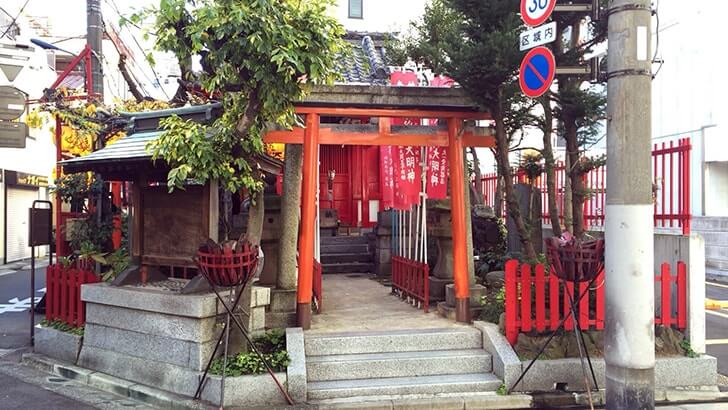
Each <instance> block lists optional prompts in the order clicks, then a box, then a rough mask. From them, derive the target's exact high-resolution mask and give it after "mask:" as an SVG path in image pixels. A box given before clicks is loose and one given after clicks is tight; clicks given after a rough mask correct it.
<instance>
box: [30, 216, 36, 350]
mask: <svg viewBox="0 0 728 410" xmlns="http://www.w3.org/2000/svg"><path fill="white" fill-rule="evenodd" d="M30 224H31V227H32V226H33V221H30ZM30 345H31V346H35V246H31V247H30Z"/></svg>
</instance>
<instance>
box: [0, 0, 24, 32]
mask: <svg viewBox="0 0 728 410" xmlns="http://www.w3.org/2000/svg"><path fill="white" fill-rule="evenodd" d="M28 2H30V0H25V4H23V7H21V8H20V11H19V12H18V14H17V15H16V16H15V18H13V21H11V22H10V24H9V25H8V28H6V29H5V31H4V32H3V34H2V35H1V36H0V38H3V37H5V35H6V34H8V31H10V29H11V28H12V27H13V26H14V25H15V22H16V21H18V17H20V15H21V14H23V10H25V6H27V5H28ZM3 11H4V10H3ZM5 13H6V14H8V13H7V12H5ZM9 15H10V14H8V16H9Z"/></svg>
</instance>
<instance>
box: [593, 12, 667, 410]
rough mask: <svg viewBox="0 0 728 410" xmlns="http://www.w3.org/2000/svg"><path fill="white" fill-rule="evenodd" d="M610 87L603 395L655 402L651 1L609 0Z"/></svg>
mask: <svg viewBox="0 0 728 410" xmlns="http://www.w3.org/2000/svg"><path fill="white" fill-rule="evenodd" d="M607 15H608V16H609V53H608V63H609V68H608V71H609V73H608V86H607V92H608V94H607V206H606V225H605V230H604V232H605V239H606V292H607V293H606V302H607V309H606V313H607V315H606V340H605V359H606V364H607V368H606V389H607V390H606V398H607V408H608V409H650V408H654V406H655V397H654V389H655V332H654V315H655V313H654V305H655V297H654V273H653V264H654V261H653V254H654V245H653V224H652V219H653V216H652V212H653V208H652V172H651V167H650V164H651V147H650V145H651V140H650V138H651V131H652V130H651V114H652V112H651V98H652V70H651V67H652V66H651V63H652V54H651V39H650V37H651V19H652V15H651V9H650V0H610V2H609V10H608V13H607Z"/></svg>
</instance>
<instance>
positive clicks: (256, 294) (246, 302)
mask: <svg viewBox="0 0 728 410" xmlns="http://www.w3.org/2000/svg"><path fill="white" fill-rule="evenodd" d="M247 290H250V292H247ZM270 301H271V289H270V288H269V287H265V286H251V287H249V288H248V289H246V292H245V293H244V294H243V296H242V299H241V301H240V306H244V307H251V308H255V307H265V306H268V305H270ZM223 309H224V308H223Z"/></svg>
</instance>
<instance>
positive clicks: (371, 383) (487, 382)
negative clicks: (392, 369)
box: [308, 373, 501, 401]
mask: <svg viewBox="0 0 728 410" xmlns="http://www.w3.org/2000/svg"><path fill="white" fill-rule="evenodd" d="M500 385H501V381H500V380H499V379H498V378H497V377H495V376H494V375H493V374H491V373H473V374H456V375H447V376H421V377H390V378H375V379H358V380H337V381H322V382H309V383H308V399H309V400H313V401H316V400H326V399H337V398H350V397H367V396H389V395H415V394H441V393H468V392H481V391H495V390H497V389H498V387H499V386H500Z"/></svg>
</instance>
